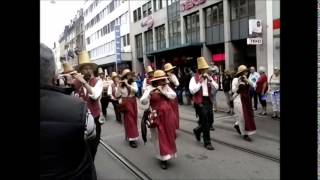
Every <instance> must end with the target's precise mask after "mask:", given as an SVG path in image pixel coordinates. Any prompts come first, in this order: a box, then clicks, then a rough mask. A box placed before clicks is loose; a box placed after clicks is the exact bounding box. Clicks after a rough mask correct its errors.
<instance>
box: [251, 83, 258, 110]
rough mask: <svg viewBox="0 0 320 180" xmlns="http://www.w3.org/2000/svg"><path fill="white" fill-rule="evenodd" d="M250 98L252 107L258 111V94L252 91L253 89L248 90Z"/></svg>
mask: <svg viewBox="0 0 320 180" xmlns="http://www.w3.org/2000/svg"><path fill="white" fill-rule="evenodd" d="M250 96H251V99H252V98H253V103H254V104H253V107H254V108H255V109H258V94H257V92H256V91H255V90H254V88H251V89H250Z"/></svg>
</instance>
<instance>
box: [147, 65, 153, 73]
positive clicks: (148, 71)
mask: <svg viewBox="0 0 320 180" xmlns="http://www.w3.org/2000/svg"><path fill="white" fill-rule="evenodd" d="M153 71H154V70H153V69H152V67H151V66H147V67H146V72H147V73H151V72H153Z"/></svg>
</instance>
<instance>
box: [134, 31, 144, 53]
mask: <svg viewBox="0 0 320 180" xmlns="http://www.w3.org/2000/svg"><path fill="white" fill-rule="evenodd" d="M135 41H136V52H137V58H139V57H143V49H142V34H138V35H136V36H135Z"/></svg>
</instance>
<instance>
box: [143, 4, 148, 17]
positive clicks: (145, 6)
mask: <svg viewBox="0 0 320 180" xmlns="http://www.w3.org/2000/svg"><path fill="white" fill-rule="evenodd" d="M142 13H143V17H146V16H147V4H144V5H143V6H142Z"/></svg>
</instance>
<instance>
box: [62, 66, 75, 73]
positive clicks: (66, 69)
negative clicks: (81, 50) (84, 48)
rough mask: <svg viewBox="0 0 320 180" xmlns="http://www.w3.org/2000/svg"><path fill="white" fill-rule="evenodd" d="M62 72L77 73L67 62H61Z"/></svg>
mask: <svg viewBox="0 0 320 180" xmlns="http://www.w3.org/2000/svg"><path fill="white" fill-rule="evenodd" d="M62 66H63V72H62V74H74V73H77V71H76V70H74V69H73V67H72V66H71V64H69V63H63V64H62Z"/></svg>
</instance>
